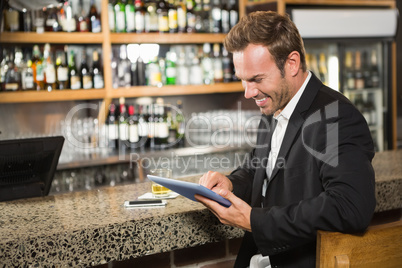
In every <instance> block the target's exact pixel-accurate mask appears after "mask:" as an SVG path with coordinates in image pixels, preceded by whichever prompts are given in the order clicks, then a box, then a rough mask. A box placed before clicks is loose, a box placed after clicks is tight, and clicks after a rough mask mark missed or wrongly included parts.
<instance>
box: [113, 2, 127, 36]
mask: <svg viewBox="0 0 402 268" xmlns="http://www.w3.org/2000/svg"><path fill="white" fill-rule="evenodd" d="M114 14H115V17H116V33H125V32H126V5H125V0H117V1H116V4H115V5H114Z"/></svg>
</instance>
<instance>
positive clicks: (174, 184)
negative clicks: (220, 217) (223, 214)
mask: <svg viewBox="0 0 402 268" xmlns="http://www.w3.org/2000/svg"><path fill="white" fill-rule="evenodd" d="M147 177H148V179H150V180H151V181H153V182H155V183H157V184H160V185H163V186H165V187H166V188H168V189H170V190H172V191H173V192H176V193H178V194H180V195H182V196H184V197H187V198H188V199H190V200H193V201H196V202H198V201H197V200H196V199H195V198H194V195H196V194H198V195H202V196H205V197H207V198H209V199H212V200H214V201H216V202H218V203H219V204H221V205H222V206H224V207H230V205H231V204H232V203H231V202H230V201H229V200H227V199H226V198H223V197H222V196H220V195H219V194H217V193H215V192H214V191H212V190H210V189H208V188H206V187H204V186H202V185H199V184H197V183H193V182H187V181H180V180H174V179H168V178H163V177H158V176H153V175H147Z"/></svg>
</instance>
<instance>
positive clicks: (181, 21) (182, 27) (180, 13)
mask: <svg viewBox="0 0 402 268" xmlns="http://www.w3.org/2000/svg"><path fill="white" fill-rule="evenodd" d="M186 30H187V7H186V3H185V0H178V4H177V31H178V32H179V33H185V32H186Z"/></svg>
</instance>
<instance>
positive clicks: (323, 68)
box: [318, 53, 328, 85]
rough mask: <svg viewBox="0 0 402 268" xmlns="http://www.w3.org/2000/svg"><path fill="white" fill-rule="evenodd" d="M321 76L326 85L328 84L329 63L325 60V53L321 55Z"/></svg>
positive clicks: (319, 69)
mask: <svg viewBox="0 0 402 268" xmlns="http://www.w3.org/2000/svg"><path fill="white" fill-rule="evenodd" d="M318 66H319V68H318V71H319V74H320V79H321V81H322V82H323V83H324V84H326V85H327V84H328V81H327V75H328V71H327V61H326V59H325V54H324V53H320V61H319V65H318Z"/></svg>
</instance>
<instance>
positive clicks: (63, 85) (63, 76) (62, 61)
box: [56, 48, 69, 90]
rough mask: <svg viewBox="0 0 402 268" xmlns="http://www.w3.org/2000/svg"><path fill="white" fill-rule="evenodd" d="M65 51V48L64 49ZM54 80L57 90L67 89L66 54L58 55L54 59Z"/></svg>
mask: <svg viewBox="0 0 402 268" xmlns="http://www.w3.org/2000/svg"><path fill="white" fill-rule="evenodd" d="M65 50H66V51H67V48H65ZM56 78H57V88H58V89H60V90H63V89H68V88H69V85H68V65H67V64H66V54H65V53H59V55H58V56H57V59H56Z"/></svg>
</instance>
